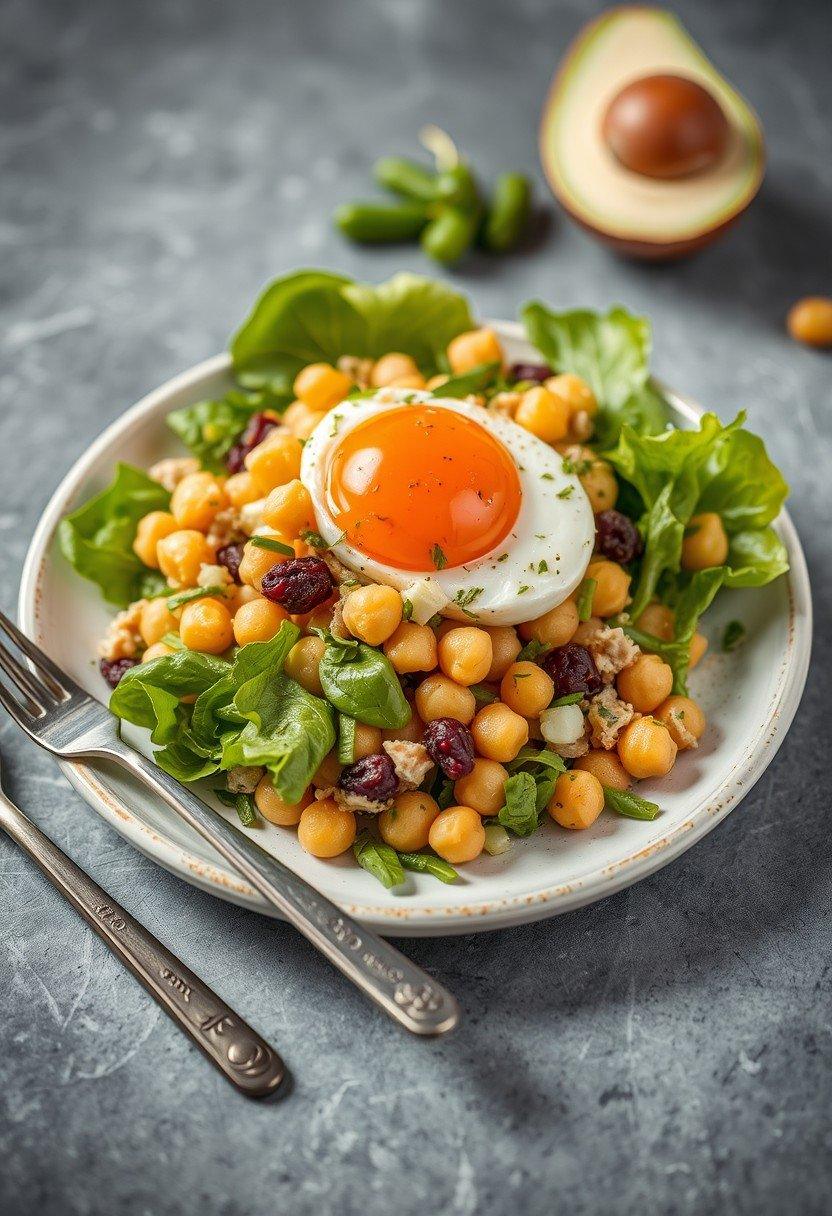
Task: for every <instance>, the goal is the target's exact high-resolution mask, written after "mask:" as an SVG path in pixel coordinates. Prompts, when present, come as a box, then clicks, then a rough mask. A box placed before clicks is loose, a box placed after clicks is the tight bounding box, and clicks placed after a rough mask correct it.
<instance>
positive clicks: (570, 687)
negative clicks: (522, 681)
mask: <svg viewBox="0 0 832 1216" xmlns="http://www.w3.org/2000/svg"><path fill="white" fill-rule="evenodd" d="M540 666H541V667H542V668H543V670H544V671H546V672H548V674H549V675H550V676H551V677H552V680H553V681H554V685H555V696H556V697H567V696H569V694H570V693H573V692H586V693H594V692H600V691H601V689H602V688H603V686H604V681H603V680H602V679H601V677H600V675H599V674H598V668H597V667H596V666H595V660H594V659H593V657H592V655H591V654H590V652H589V651H588V650H587V648H586V646H581V645H580V644H579V643H578V642H567V644H566V645H565V646H556V647H555V649H554V650H550V651H549V653H548V654H545V655H543V657H542V658H541V660H540Z"/></svg>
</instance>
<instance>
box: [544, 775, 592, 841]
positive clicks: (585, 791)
mask: <svg viewBox="0 0 832 1216" xmlns="http://www.w3.org/2000/svg"><path fill="white" fill-rule="evenodd" d="M546 809H547V811H548V812H549V814H550V815H551V816H552V818H553V819H554V821H555V823H559V824H560V826H561V827H562V828H576V829H581V828H590V827H592V825H593V823H594V822H595V820H596V819H597V818H598V816H599V815H600V814H601V812H602V811H603V809H604V791H603V789H602V788H601V782H600V781H599V780H598V778H597V777H593V775H592V773H588V772H586V771H585V770H584V769H571V770H570V771H569V772H568V773H561V775H560V776H559V777H558V779H557V781H556V782H555V792H554V794H553V795H552V797H551V800H550V802H549V805H548V806H547V808H546Z"/></svg>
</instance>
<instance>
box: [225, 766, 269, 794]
mask: <svg viewBox="0 0 832 1216" xmlns="http://www.w3.org/2000/svg"><path fill="white" fill-rule="evenodd" d="M265 771H266V770H265V769H264V768H263V767H262V766H261V765H259V764H235V765H234V767H233V768H230V769H229V770H228V772H227V773H226V776H225V780H226V784H227V786H228V792H229V793H230V794H253V793H254V791H255V790H256V789H257V786H258V785H259V784H260V779H261V777H262V776H263V774H264V772H265Z"/></svg>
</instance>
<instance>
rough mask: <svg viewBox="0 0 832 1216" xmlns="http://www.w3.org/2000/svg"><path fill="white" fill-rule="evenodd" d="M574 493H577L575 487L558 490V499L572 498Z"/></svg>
mask: <svg viewBox="0 0 832 1216" xmlns="http://www.w3.org/2000/svg"><path fill="white" fill-rule="evenodd" d="M574 493H575V487H574V486H564V487H563V489H562V490H558V492H557V497H558V498H571V497H572V495H573V494H574Z"/></svg>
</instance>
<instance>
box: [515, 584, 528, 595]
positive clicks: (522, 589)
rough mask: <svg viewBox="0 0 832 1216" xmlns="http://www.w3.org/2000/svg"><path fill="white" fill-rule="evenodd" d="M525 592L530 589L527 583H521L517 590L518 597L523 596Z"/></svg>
mask: <svg viewBox="0 0 832 1216" xmlns="http://www.w3.org/2000/svg"><path fill="white" fill-rule="evenodd" d="M527 591H531V587H530V586H529V584H528V583H521V585H520V586H519V587H518V588H517V594H518V595H525V594H526V592H527Z"/></svg>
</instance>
